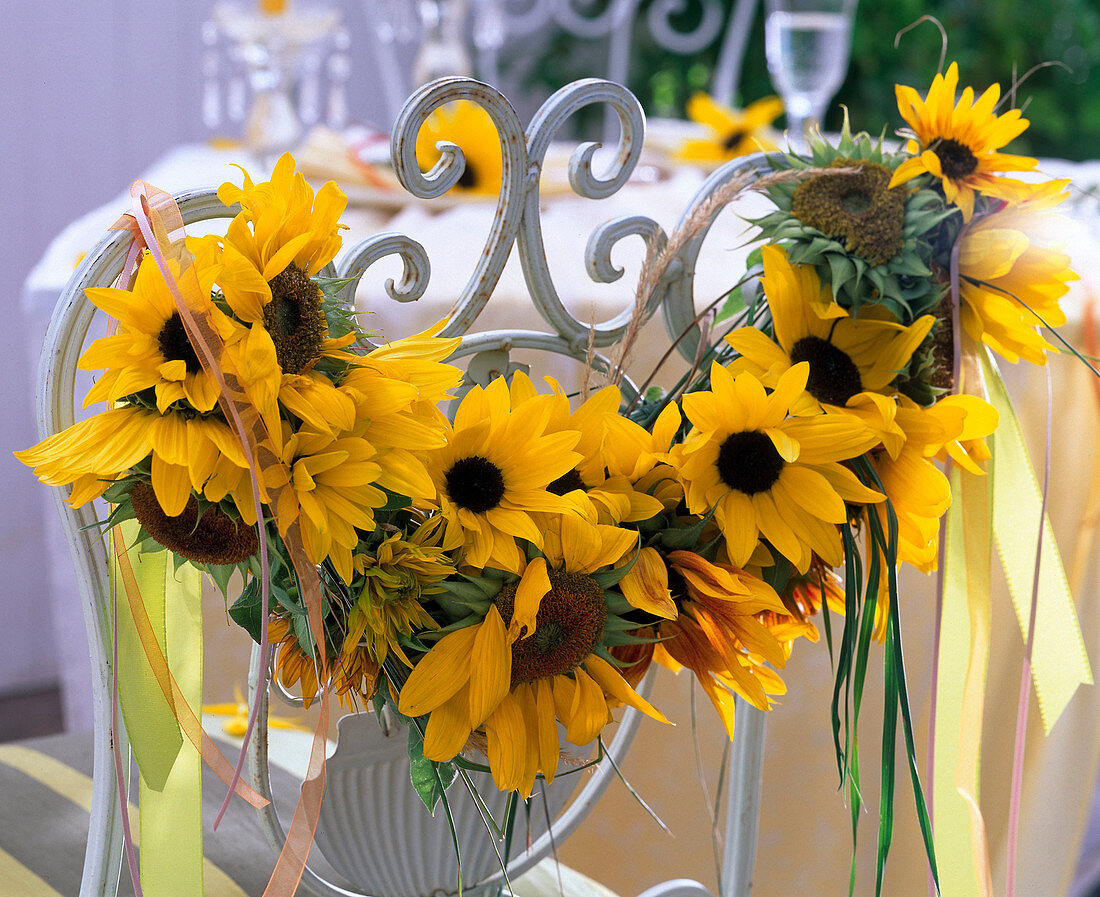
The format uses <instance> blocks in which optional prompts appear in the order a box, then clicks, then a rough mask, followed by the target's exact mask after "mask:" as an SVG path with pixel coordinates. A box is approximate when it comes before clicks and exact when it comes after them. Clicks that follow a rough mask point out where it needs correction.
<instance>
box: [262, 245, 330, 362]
mask: <svg viewBox="0 0 1100 897" xmlns="http://www.w3.org/2000/svg"><path fill="white" fill-rule="evenodd" d="M268 285H269V286H270V287H271V301H270V302H269V303H267V305H265V306H264V321H263V323H264V327H265V328H266V330H267V332H268V333H270V334H271V339H272V341H273V342H274V343H275V357H276V359H277V360H278V362H279V367H281V368H282V369H283V371H285V372H286V373H288V374H301V373H303V372H304V371H308V370H309V369H310V368H312V367H313V365H315V364H316V363H317V360H318V359H319V358H320V357H321V349H322V347H323V346H324V342H325V337H327V336H328V321H326V320H325V310H324V308H323V306H322V301H323V296H322V295H321V288H320V287H319V286H317V284H315V283H314V282H313V281H312V280H310V279H309V277H308V276H307V275H306V273H305V272H304V271H303V270H302V269H301V268H299V267H298V266H297V265H295V264H290V265H288V266H287V267H286V269H285V270H284V271H283V272H282V273H281V274H276V275H275V277H273V278H272V279H271V280H270V281H268Z"/></svg>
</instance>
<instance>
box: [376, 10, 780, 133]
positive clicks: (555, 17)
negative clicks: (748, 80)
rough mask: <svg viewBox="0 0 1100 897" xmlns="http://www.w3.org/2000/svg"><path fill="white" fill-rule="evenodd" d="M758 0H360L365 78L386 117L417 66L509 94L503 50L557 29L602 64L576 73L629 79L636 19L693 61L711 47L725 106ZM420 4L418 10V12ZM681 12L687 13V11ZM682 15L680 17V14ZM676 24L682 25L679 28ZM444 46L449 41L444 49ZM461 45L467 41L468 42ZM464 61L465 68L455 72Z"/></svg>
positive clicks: (514, 84) (659, 42)
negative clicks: (367, 56)
mask: <svg viewBox="0 0 1100 897" xmlns="http://www.w3.org/2000/svg"><path fill="white" fill-rule="evenodd" d="M759 3H760V0H732V2H730V0H651V2H649V3H643V2H642V0H610V2H608V3H604V4H600V3H593V2H588V3H586V2H585V0H422V2H420V3H419V4H413V3H409V2H403V0H362V5H363V9H364V12H365V14H366V18H367V20H368V21H369V22H370V24H371V25H372V26H373V32H374V33H373V34H369V35H363V37H364V39H365V40H367V41H368V42H369V43H370V44H371V56H372V63H373V67H372V70H371V72H372V74H371V76H372V77H373V78H374V79H375V83H377V84H378V85H379V88H380V91H381V93H382V94H383V96H384V100H385V105H386V106H387V108H388V113H389V118H390V119H391V120H392V119H394V118H395V117H396V116H397V114H398V110H399V108H400V106H401V104H402V102H403V100H404V98H405V97H406V96H407V95H408V94H409V92H410V90H411V89H412V88H415V87H416V86H417V84H418V83H419V82H418V81H417V76H418V74H419V72H418V71H417V69H418V68H420V69H423V68H425V67H427V69H428V70H429V71H430V72H431V75H429V77H433V76H437V75H450V74H455V75H462V74H465V73H466V72H472V73H473V74H474V75H475V76H476V77H477V78H478V79H479V80H481V81H484V82H486V83H488V84H492V85H493V86H495V87H497V88H498V89H500V90H503V91H504V92H505V93H507V94H508V95H510V96H518V93H519V91H520V85H519V83H518V82H519V81H520V80H521V79H520V77H518V76H517V75H516V73H514V72H506V71H504V70H503V68H502V65H501V58H502V56H504V55H505V53H506V51H507V50H510V49H512V48H516V47H528V46H531V45H534V44H537V42H538V41H541V40H542V39H544V38H545V36H546V35H547V34H553V33H555V32H564V33H565V34H567V35H569V36H571V37H573V38H578V39H580V40H582V41H585V42H591V43H592V44H593V45H594V46H597V47H601V48H602V52H601V62H600V64H598V65H596V66H594V68H593V70H592V71H590V72H578V74H586V75H592V76H594V77H601V78H606V79H608V80H610V81H614V82H616V83H618V84H624V85H629V81H628V77H629V63H630V60H631V54H632V51H633V47H634V39H635V36H636V33H637V31H638V28H637V26H638V24H639V22H641V23H642V27H643V29H644V33H646V34H647V35H648V37H649V39H650V40H652V42H653V43H654V44H655V45H656V46H657V47H658V48H660V49H661V50H663V51H666V52H668V53H670V54H672V55H675V56H683V57H688V58H690V57H694V56H696V55H698V54H699V53H701V52H703V51H705V50H708V49H710V48H716V49H717V56H716V58H715V65H714V69H713V71H712V73H711V80H710V85H709V91H710V93H711V94H712V95H713V96H714V98H715V99H716V100H718V101H719V102H720V103H723V104H725V105H733V103H734V100H735V97H736V95H737V91H738V87H739V86H740V79H741V70H742V65H743V63H744V58H745V51H746V48H747V44H748V39H749V34H750V31H751V29H752V25H753V21H754V19H755V17H756V14H757V9H758V7H759ZM418 9H419V10H421V12H420V13H419V14H418V12H417V10H418ZM685 14H686V15H685ZM681 17H683V18H681ZM681 21H690V22H691V24H690V25H687V26H685V25H682V24H681ZM425 42H433V44H434V43H439V46H434V47H433V51H432V53H431V56H432V58H431V59H419V62H420V63H421V64H420V65H419V66H417V65H414V64H412V62H411V61H412V60H413V59H414V58H417V57H418V48H423V47H424V44H425ZM442 44H448V45H451V44H453V46H449V48H448V47H443V46H442ZM468 44H469V46H468ZM462 66H465V68H461V67H462ZM613 123H614V121H613V116H612V115H611V114H609V115H608V119H607V130H606V134H605V136H606V139H607V140H608V141H610V140H612V139H614V136H615V135H614V131H613V130H612V126H613Z"/></svg>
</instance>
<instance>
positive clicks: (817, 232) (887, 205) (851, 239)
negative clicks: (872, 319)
mask: <svg viewBox="0 0 1100 897" xmlns="http://www.w3.org/2000/svg"><path fill="white" fill-rule="evenodd" d="M902 158H903V157H902V156H900V155H891V154H890V153H886V152H883V149H882V144H881V142H879V143H875V142H873V141H872V140H871V138H870V137H869V136H868V135H867V134H863V133H860V134H856V135H855V136H853V135H852V133H851V131H850V130H849V127H848V122H847V119H845V122H844V126H843V128H842V130H841V134H840V140H839V142H838V143H837V145H836V146H835V147H834V146H832V145H831V144H829V143H827V142H826V141H825V140H824V139H823V138H821V137H820V136H819V135H818V136H812V137H811V141H810V157H809V158H807V159H804V158H801V157H799V156H797V155H793V154H792V155H786V156H779V157H775V158H773V159H772V167H773V168H775V169H776V170H777V171H780V172H782V171H791V172H792V173H799V172H802V173H803V174H801V175H800V176H799V177H796V178H780V179H777V180H775V181H774V182H772V183H770V184H769V185H768V187H767V189H766V193H767V196H768V198H769V199H770V200H771V201H772V202H774V203H775V205H776V209H777V210H776V211H775V212H772V213H770V214H768V215H765V216H763V217H762V218H759V219H755V220H753V222H752V223H753V224H756V225H757V226H758V227H759V228H760V231H761V237H762V238H763V239H764V240H765V241H767V242H771V243H779V244H781V245H783V246H784V247H785V248H786V249H787V252H788V254H789V256H790V260H791V263H792V264H796V265H812V266H813V267H814V268H816V269H817V271H818V275H819V276H820V278H821V280H822V282H823V283H824V284H826V285H827V286H828V287H829V288H830V290H831V291H832V296H833V297H834V298H835V301H836V302H837V303H839V305H840V306H841V307H842V308H845V309H848V310H851V311H853V312H856V311H858V310H859V309H860V307H861V306H862V305H863V304H864V303H875V304H879V305H884V306H885V307H886V308H887V309H888V310H889V311H890V313H891V314H893V315H894V317H895V318H897V319H898V320H899V321H901V322H902V323H903V324H911V323H912V322H913V321H914V320H915V319H916V318H918V317H919V316H920V315H922V314H924V313H925V312H927V311H929V310H931V309H932V308H933V307H934V306H935V305H936V304H937V302H939V299H940V297H941V296H942V295H943V285H942V284H940V283H939V282H937V281H936V279H935V278H934V277H933V276H932V269H931V267H930V263H931V261H932V259H933V256H934V247H933V245H932V244H933V242H934V238H935V235H936V229H937V225H938V224H939V223H940V222H941V221H942V220H943V219H944V217H946V216H947V215H949V214H951V210H950V209H949V208H948V207H947V206H946V205H945V204H944V201H943V198H942V197H941V196H939V195H938V194H937V193H936V191H934V190H931V189H928V188H923V189H918V190H910V189H907V188H903V187H897V186H895V185H894V183H893V182H892V180H891V179H892V177H893V172H894V170H895V169H896V168H897V167H898V165H899V164H901V161H902ZM818 169H823V170H818Z"/></svg>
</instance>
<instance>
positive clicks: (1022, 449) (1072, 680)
mask: <svg viewBox="0 0 1100 897" xmlns="http://www.w3.org/2000/svg"><path fill="white" fill-rule="evenodd" d="M982 367H983V371H984V373H985V378H986V381H987V383H988V388H989V398H990V401H991V402H992V404H993V406H994V407H995V408H996V409H997V411H998V412H999V413H1000V416H1001V419H1000V424H999V425H998V427H997V432H996V434H995V435H994V437H993V439H994V460H995V464H996V475H995V478H994V482H993V536H994V539H995V540H996V543H997V552H998V554H999V555H1000V558H1001V564H1002V565H1003V566H1004V570H1005V579H1006V580H1007V582H1008V589H1009V593H1010V594H1011V596H1012V604H1013V607H1014V608H1015V610H1016V618H1017V621H1018V622H1019V624H1020V629H1021V631H1022V632H1023V634H1024V638H1025V639H1026V638H1027V629H1028V618H1029V615H1030V608H1031V593H1032V579H1033V576H1034V570H1035V543H1036V539H1037V536H1038V532H1037V526H1038V520H1039V511H1040V509H1041V507H1042V495H1041V493H1040V490H1039V484H1038V483H1037V482H1036V480H1035V474H1034V472H1033V470H1032V467H1031V463H1030V461H1029V460H1028V454H1027V447H1026V446H1025V445H1024V438H1023V434H1022V433H1021V431H1020V424H1019V422H1018V421H1017V419H1016V413H1015V411H1014V410H1013V408H1012V404H1011V402H1010V401H1009V398H1008V392H1007V391H1006V389H1005V385H1004V382H1003V381H1002V380H1001V377H1000V374H999V373H998V371H997V368H996V365H994V364H993V363H992V361H991V359H990V356H989V354H988V353H984V354H983V356H982ZM1032 681H1033V682H1034V684H1035V693H1036V695H1037V696H1038V699H1039V713H1040V716H1041V717H1042V720H1043V728H1044V729H1045V731H1046V732H1047V733H1048V734H1049V733H1050V730H1051V728H1052V727H1053V726H1054V724H1055V723H1056V722H1057V721H1058V717H1059V716H1060V715H1061V713H1062V711H1063V710H1064V709H1065V707H1066V705H1067V704H1068V703H1069V700H1070V698H1072V697H1073V695H1074V692H1076V691H1077V686H1078V685H1082V684H1091V682H1092V672H1091V670H1090V669H1089V661H1088V657H1087V655H1086V653H1085V645H1084V641H1083V640H1082V637H1081V629H1080V626H1079V625H1078V622H1077V612H1076V610H1075V609H1074V606H1073V599H1072V597H1071V596H1070V593H1069V584H1068V583H1067V582H1066V574H1065V570H1064V569H1063V568H1062V560H1061V555H1060V554H1059V552H1058V546H1057V545H1056V544H1055V541H1054V536H1053V534H1052V533H1051V529H1050V521H1049V520H1044V525H1043V551H1042V567H1041V570H1040V576H1039V596H1038V609H1037V612H1036V617H1035V645H1034V650H1033V652H1032Z"/></svg>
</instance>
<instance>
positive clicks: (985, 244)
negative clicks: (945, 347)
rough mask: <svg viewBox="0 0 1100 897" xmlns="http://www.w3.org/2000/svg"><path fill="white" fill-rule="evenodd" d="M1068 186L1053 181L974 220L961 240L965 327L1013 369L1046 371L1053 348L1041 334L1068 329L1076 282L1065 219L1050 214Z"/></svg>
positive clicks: (961, 289) (974, 337)
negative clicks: (1066, 299)
mask: <svg viewBox="0 0 1100 897" xmlns="http://www.w3.org/2000/svg"><path fill="white" fill-rule="evenodd" d="M1068 183H1069V182H1068V181H1048V182H1047V183H1045V184H1042V185H1039V186H1038V187H1035V188H1033V190H1032V192H1031V193H1030V194H1029V196H1028V198H1027V200H1025V201H1024V202H1021V203H1019V204H1013V205H1008V206H1005V207H1004V208H1002V209H999V210H998V211H995V212H992V213H990V214H988V215H983V216H981V217H979V218H975V219H973V220H972V221H971V222H970V224H968V225H967V226H966V227H965V228H964V229H963V231H962V233H961V235H960V237H959V240H960V244H959V274H960V276H961V285H960V289H959V292H960V295H961V298H962V310H961V312H962V324H963V328H964V329H965V330H966V332H967V333H968V334H969V335H970V336H971V337H972V338H973V339H975V340H980V341H981V342H984V343H985V344H986V345H987V346H989V347H990V348H991V349H993V351H994V352H997V353H998V354H1000V355H1002V356H1004V357H1005V358H1007V359H1008V360H1009V361H1011V362H1016V361H1018V360H1019V359H1020V358H1023V359H1024V360H1026V361H1030V362H1032V363H1033V364H1045V363H1046V354H1045V353H1046V352H1047V351H1049V350H1050V349H1052V348H1053V347H1052V346H1051V344H1050V343H1049V342H1047V340H1046V339H1044V338H1043V336H1042V334H1041V333H1040V332H1039V331H1038V330H1037V329H1036V328H1037V325H1039V323H1040V318H1041V319H1042V321H1043V322H1045V324H1046V325H1048V326H1050V327H1058V326H1061V325H1062V324H1064V323H1065V322H1066V316H1065V314H1064V313H1063V311H1062V309H1061V307H1060V306H1059V304H1058V302H1059V300H1060V299H1061V297H1062V296H1064V295H1065V294H1066V292H1067V291H1068V290H1069V282H1070V281H1074V280H1077V279H1078V275H1077V274H1076V273H1075V272H1074V271H1073V270H1072V269H1071V268H1070V266H1069V265H1070V258H1069V256H1068V255H1066V254H1065V253H1064V252H1062V251H1061V249H1062V247H1063V246H1064V245H1065V237H1066V226H1065V225H1066V222H1065V219H1064V218H1063V217H1062V216H1060V215H1058V214H1057V213H1055V212H1052V211H1051V209H1052V208H1053V207H1054V206H1056V205H1058V204H1059V203H1061V202H1062V201H1063V200H1064V199H1065V198H1066V195H1067V193H1066V187H1067V185H1068Z"/></svg>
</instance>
